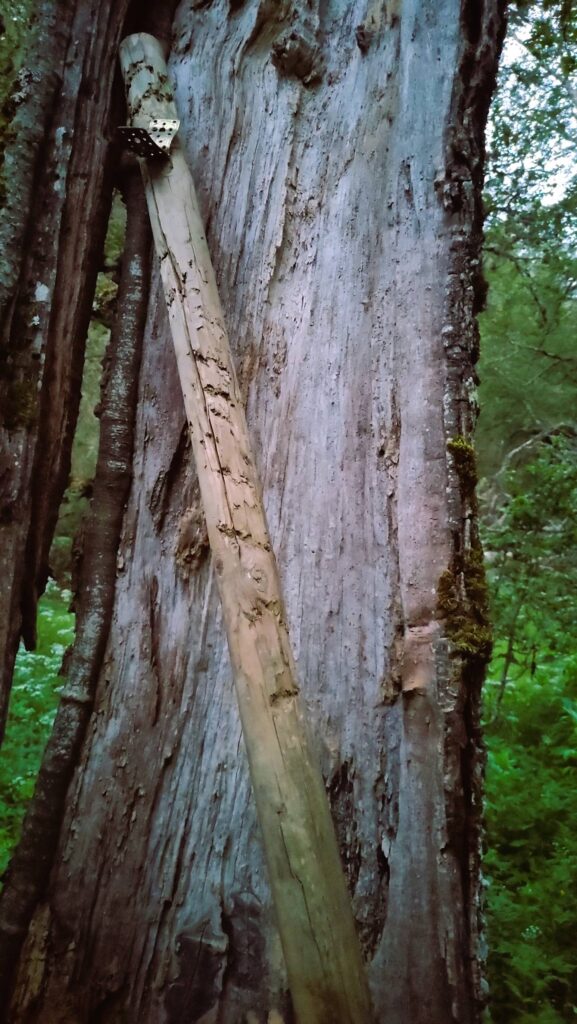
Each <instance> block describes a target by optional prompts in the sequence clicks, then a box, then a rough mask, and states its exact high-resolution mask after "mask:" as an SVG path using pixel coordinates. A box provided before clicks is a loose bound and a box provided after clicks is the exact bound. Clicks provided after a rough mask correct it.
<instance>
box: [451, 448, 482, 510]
mask: <svg viewBox="0 0 577 1024" xmlns="http://www.w3.org/2000/svg"><path fill="white" fill-rule="evenodd" d="M447 448H448V450H449V451H450V453H451V455H452V456H453V462H454V464H455V471H456V473H457V477H458V479H459V489H460V491H461V497H462V498H463V500H465V499H469V500H470V499H471V498H473V497H474V494H475V487H476V486H477V479H478V476H477V458H476V455H475V449H474V447H473V445H472V444H471V442H470V441H468V440H467V438H466V437H462V436H461V435H460V434H458V435H457V436H456V437H452V438H451V439H450V440H449V441H447Z"/></svg>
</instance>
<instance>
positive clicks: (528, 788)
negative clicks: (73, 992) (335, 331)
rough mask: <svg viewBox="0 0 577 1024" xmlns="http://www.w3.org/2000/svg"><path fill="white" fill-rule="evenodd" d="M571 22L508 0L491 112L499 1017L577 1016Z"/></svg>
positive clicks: (489, 442)
mask: <svg viewBox="0 0 577 1024" xmlns="http://www.w3.org/2000/svg"><path fill="white" fill-rule="evenodd" d="M576 68H577V19H576V18H575V11H574V6H573V4H571V3H567V2H566V0H536V2H535V0H533V2H517V3H516V4H515V3H513V4H511V6H510V29H509V33H508V40H507V44H506V48H505V53H504V59H503V62H502V68H501V73H500V81H499V89H498V93H497V96H496V99H495V102H494V104H493V108H492V111H491V126H490V131H489V165H488V174H487V191H486V205H487V211H488V222H487V243H486V252H485V269H486V273H487V276H488V279H489V283H490V288H489V300H488V307H487V310H486V312H485V313H484V314H483V316H482V317H481V333H482V346H481V352H482V357H481V362H480V376H481V381H482V383H481V387H480V391H479V401H480V405H481V409H482V414H481V417H480V421H479V428H478V431H477V451H478V456H479V458H478V464H479V470H480V475H481V476H482V477H483V478H484V479H483V481H482V485H481V491H480V493H481V497H482V501H481V509H482V512H483V518H484V542H485V546H486V549H487V553H488V561H489V572H488V577H489V584H490V589H491V592H492V605H493V619H494V635H495V649H494V657H493V661H492V664H491V667H490V672H489V679H488V684H487V689H486V706H485V716H486V720H487V725H486V740H487V748H488V771H487V854H486V860H485V871H486V874H487V880H488V889H487V912H488V939H489V961H488V976H489V984H490V989H491V1002H490V1015H489V1019H490V1020H492V1021H494V1024H509V1022H510V1024H518V1022H521V1024H559V1022H562V1021H573V1020H575V1017H576V1015H577V967H576V958H575V956H574V955H573V949H574V944H575V938H574V936H575V931H576V929H577V903H576V896H575V877H576V868H577V863H576V858H577V820H576V816H575V813H574V810H573V805H574V795H573V794H574V792H575V783H576V768H577V735H576V723H577V704H576V701H577V656H576V651H577V623H576V621H575V615H574V610H573V609H574V601H575V597H574V595H575V591H576V585H577V523H576V519H577V517H576V507H577V444H576V441H575V438H576V437H577V426H576V424H575V386H576V384H577V354H576V352H575V337H576V335H577V302H576V297H577V259H576V256H575V253H576V251H577V177H576V175H575V166H576V162H575V156H576V152H575V150H576V144H575V138H576V137H577V93H576V91H575V85H574V72H575V69H576Z"/></svg>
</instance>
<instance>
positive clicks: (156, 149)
mask: <svg viewBox="0 0 577 1024" xmlns="http://www.w3.org/2000/svg"><path fill="white" fill-rule="evenodd" d="M179 127H180V121H179V120H177V119H176V118H174V119H168V118H162V117H155V118H153V119H152V120H151V122H150V124H149V126H148V128H135V127H133V125H130V124H129V125H123V126H122V127H121V128H118V134H119V136H120V138H121V139H122V140H123V142H124V144H125V146H126V147H127V148H128V149H130V150H131V151H132V152H133V153H136V154H137V156H144V157H149V158H150V157H159V156H167V155H168V153H169V151H170V147H171V145H172V142H173V140H174V137H175V136H176V133H177V131H178V129H179Z"/></svg>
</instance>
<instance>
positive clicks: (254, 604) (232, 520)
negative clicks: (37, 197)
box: [121, 34, 371, 1024]
mask: <svg viewBox="0 0 577 1024" xmlns="http://www.w3.org/2000/svg"><path fill="white" fill-rule="evenodd" d="M121 64H122V68H123V73H124V76H125V80H126V82H127V85H128V90H129V96H128V99H129V111H130V114H131V120H132V121H133V122H134V123H136V124H139V125H142V126H146V124H147V123H148V120H149V119H150V118H153V117H157V116H165V117H167V116H171V113H170V109H169V108H168V107H167V106H166V102H165V99H164V93H163V90H164V89H165V83H166V82H167V73H166V65H165V63H164V59H163V55H162V51H161V48H160V46H159V44H158V43H157V42H156V40H155V39H154V38H153V37H151V36H148V35H145V34H140V35H135V36H130V37H129V38H128V39H126V40H125V41H124V42H123V44H122V46H121ZM159 104H160V110H159ZM173 116H174V115H173ZM143 175H144V180H145V184H146V196H147V202H148V208H149V213H150V218H151V222H152V228H153V235H154V239H155V245H156V250H157V254H158V257H159V260H160V267H161V276H162V281H163V286H164V292H165V297H166V303H167V307H168V315H169V320H170V324H171V330H172V336H173V340H174V347H175V353H176V359H177V364H178V369H179V375H180V381H181V386H182V392H183V397H184V405H185V409H186V414H187V420H188V426H189V430H190V436H191V440H192V446H193V451H194V455H195V461H196V466H197V473H198V479H199V485H200V491H201V495H202V502H203V506H204V511H205V515H206V524H207V529H208V536H209V540H210V545H211V549H212V554H213V559H214V565H215V570H216V577H217V580H218V585H219V592H220V598H221V602H222V607H223V612H224V621H225V627H226V632H227V638H228V645H229V650H230V655H231V661H232V665H233V670H234V679H235V685H236V692H237V697H238V703H239V709H240V715H241V720H242V726H243V734H244V739H245V743H246V749H247V753H248V759H249V764H250V770H251V778H252V784H253V789H254V793H255V799H256V805H257V810H258V815H259V820H260V824H261V828H262V835H263V840H264V848H265V854H266V860H267V865H268V871H269V879H270V883H271V888H272V893H273V899H274V904H275V910H276V914H277V919H278V925H279V931H280V936H281V941H282V946H283V951H284V956H285V960H286V964H287V970H288V975H289V984H290V988H291V995H292V998H293V1002H294V1006H295V1009H296V1013H297V1017H298V1019H299V1021H301V1022H302V1024H317V1022H318V1024H321V1022H323V1024H334V1022H335V1021H339V1022H341V1024H347V1022H351V1024H353V1022H355V1024H367V1022H368V1021H369V1020H370V1017H371V1011H370V1001H369V996H368V987H367V983H366V979H365V974H364V968H363V964H362V958H361V954H360V948H359V944H358V940H357V937H356V933H355V926H354V921H353V916H352V910H351V906H350V901H349V896H348V892H347V889H346V885H345V880H344V875H343V872H342V869H341V865H340V860H339V853H338V848H337V843H336V838H335V833H334V828H333V824H332V821H331V816H330V810H329V805H328V800H327V796H326V793H325V789H324V784H323V780H322V776H321V773H320V769H319V767H318V764H317V763H316V758H315V756H314V753H313V749H312V744H311V742H310V739H309V736H308V732H307V727H306V723H305V721H304V717H303V710H302V704H301V700H300V697H299V690H298V685H297V681H296V669H295V665H294V660H293V656H292V652H291V648H290V643H289V639H288V633H287V627H286V617H285V611H284V605H283V600H282V596H281V588H280V582H279V578H278V571H277V566H276V560H275V557H274V553H273V551H272V548H271V543H270V537H269V532H268V527H267V524H266V520H265V514H264V509H263V504H262V499H261V495H260V488H259V484H258V479H257V472H256V467H255V463H254V458H253V455H252V451H251V445H250V440H249V437H248V431H247V426H246V420H245V414H244V408H243V401H242V396H241V393H240V389H239V386H238V382H237V379H236V375H235V371H234V367H233V364H232V358H231V354H230V346H229V341H228V337H227V333H226V328H225V325H224V319H223V314H222V308H221V304H220V300H219V296H218V291H217V287H216V281H215V278H214V272H213V269H212V264H211V260H210V256H209V252H208V247H207V244H206V239H205V235H204V227H203V224H202V220H201V217H200V214H199V210H198V203H197V200H196V195H195V192H194V186H193V182H192V178H191V175H190V171H189V169H188V167H187V164H186V160H185V157H184V154H183V152H182V150H181V148H180V145H179V143H178V141H176V143H175V144H174V146H173V149H172V151H171V156H170V158H169V159H168V160H166V161H152V162H151V161H149V162H148V165H147V166H145V165H144V164H143ZM207 742H211V737H210V736H207Z"/></svg>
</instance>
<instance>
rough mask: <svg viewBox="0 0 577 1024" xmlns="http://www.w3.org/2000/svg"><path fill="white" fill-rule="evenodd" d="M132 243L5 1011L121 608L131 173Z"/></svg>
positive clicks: (131, 294) (136, 207) (4, 938)
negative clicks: (73, 620)
mask: <svg viewBox="0 0 577 1024" xmlns="http://www.w3.org/2000/svg"><path fill="white" fill-rule="evenodd" d="M124 192H125V201H126V205H127V225H126V240H125V248H124V254H123V259H122V269H121V275H120V282H119V288H118V299H117V302H118V306H117V313H116V318H115V323H114V328H113V331H112V335H111V339H110V343H109V348H108V353H107V370H106V376H105V380H104V382H103V394H102V411H101V426H100V442H99V450H98V461H97V468H96V477H95V481H94V492H93V497H92V503H91V508H90V512H89V514H88V517H87V521H86V524H85V527H84V537H85V540H84V551H83V560H82V573H81V582H80V586H79V592H78V595H77V627H76V638H75V642H74V646H73V649H72V652H71V656H70V659H69V663H68V667H67V677H66V683H65V686H64V689H63V692H62V697H61V701H60V705H59V708H58V711H57V714H56V721H55V724H54V729H53V732H52V735H51V737H50V739H49V741H48V744H47V747H46V751H45V754H44V758H43V761H42V765H41V768H40V772H39V776H38V780H37V784H36V790H35V793H34V796H33V798H32V801H31V804H30V806H29V809H28V811H27V814H26V818H25V821H24V826H23V829H22V837H21V840H20V842H19V844H18V846H17V848H16V851H15V853H14V856H13V858H12V861H11V863H10V865H9V868H8V871H7V874H6V879H5V884H4V889H3V892H2V896H1V897H0V965H1V966H0V1004H1V1005H5V1006H6V1005H7V1003H8V999H7V995H8V991H9V987H10V984H11V980H12V977H11V976H12V971H13V969H14V965H15V963H16V961H17V958H18V953H19V950H20V947H21V944H22V942H23V940H24V938H25V935H26V932H27V929H28V925H29V922H30V918H31V916H32V913H33V911H34V909H35V908H36V906H37V904H38V903H39V902H40V901H41V900H42V898H43V896H44V892H45V888H46V884H47V881H48V876H49V872H50V869H51V866H52V860H53V856H54V851H55V848H56V843H57V840H58V835H59V831H60V825H61V820H62V812H63V808H64V802H65V799H66V794H67V791H68V787H69V784H70V779H71V777H72V773H73V771H74V768H75V765H76V761H77V758H78V752H79V749H80V746H81V744H82V741H83V738H84V734H85V731H86V727H87V724H88V721H89V718H90V714H91V711H92V705H93V701H94V687H95V683H96V680H97V678H98V674H99V672H100V669H101V666H102V659H103V655H104V649H105V646H106V641H107V638H108V631H109V626H110V619H111V615H112V608H113V604H114V589H115V581H116V557H117V550H118V542H119V538H120V530H121V525H122V518H123V514H124V506H125V503H126V498H127V496H128V490H129V486H130V481H131V477H132V448H133V434H134V409H135V401H136V391H137V380H138V369H139V364H140V355H141V339H142V332H143V327H144V321H145V314H146V303H147V294H148V273H149V259H148V256H149V244H150V229H149V225H148V216H147V213H146V204H145V201H144V194H143V190H142V186H141V183H140V173H139V170H138V168H137V167H136V168H132V169H131V170H130V171H129V172H127V173H126V180H125V182H124Z"/></svg>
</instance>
